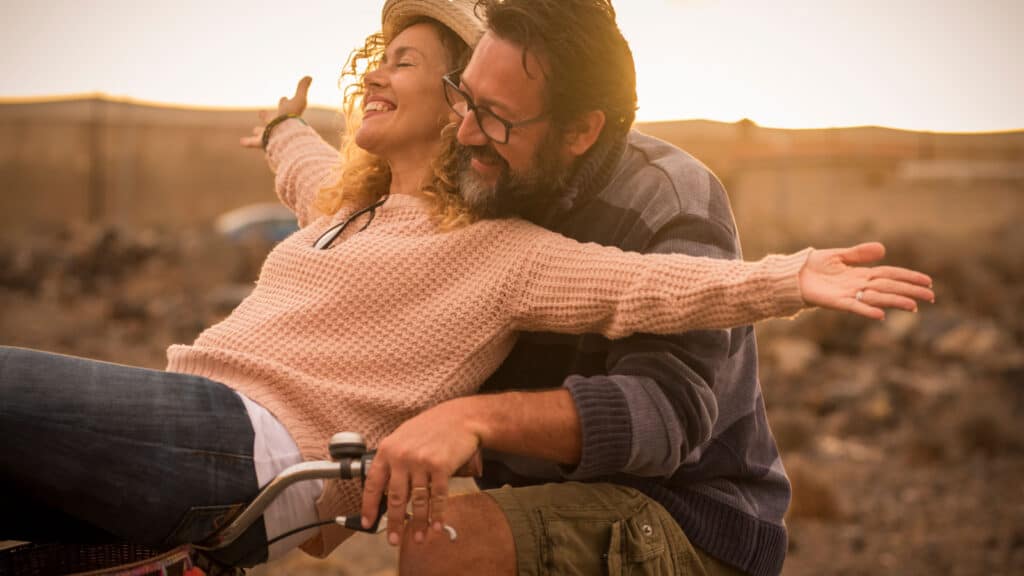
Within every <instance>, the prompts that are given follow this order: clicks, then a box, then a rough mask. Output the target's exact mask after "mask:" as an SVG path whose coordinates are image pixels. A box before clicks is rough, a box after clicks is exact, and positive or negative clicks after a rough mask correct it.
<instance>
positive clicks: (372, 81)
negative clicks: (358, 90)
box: [363, 67, 387, 88]
mask: <svg viewBox="0 0 1024 576" xmlns="http://www.w3.org/2000/svg"><path fill="white" fill-rule="evenodd" d="M363 81H364V83H365V84H366V85H367V86H374V87H377V88H380V87H381V86H384V84H385V82H386V81H387V75H386V74H385V73H384V71H383V70H381V68H380V67H377V68H374V69H373V70H369V71H368V72H367V73H366V76H365V77H364V78H363Z"/></svg>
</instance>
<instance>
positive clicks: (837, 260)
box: [800, 242, 935, 320]
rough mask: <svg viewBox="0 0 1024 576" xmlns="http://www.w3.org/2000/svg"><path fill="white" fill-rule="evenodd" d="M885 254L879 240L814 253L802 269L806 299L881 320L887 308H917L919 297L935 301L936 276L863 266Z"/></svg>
mask: <svg viewBox="0 0 1024 576" xmlns="http://www.w3.org/2000/svg"><path fill="white" fill-rule="evenodd" d="M883 256H885V247H884V246H882V245H881V244H879V243H877V242H869V243H866V244H858V245H857V246H853V247H851V248H839V249H834V250H815V251H813V252H811V255H810V256H809V257H808V258H807V263H806V264H804V267H803V269H801V270H800V293H801V294H802V295H803V299H804V302H806V303H807V304H809V305H812V306H820V307H822V308H831V309H833V310H844V311H847V312H851V313H853V314H859V315H861V316H866V317H868V318H874V319H876V320H881V319H883V318H885V311H884V310H882V309H883V308H901V309H903V310H910V311H917V302H916V300H922V301H925V302H934V301H935V293H934V292H932V291H931V289H930V288H931V285H932V279H931V278H930V277H928V276H927V275H926V274H922V273H920V272H917V271H914V270H908V269H906V268H898V267H895V266H875V267H862V266H861V265H863V264H870V263H872V262H875V261H877V260H881V259H882V257H883Z"/></svg>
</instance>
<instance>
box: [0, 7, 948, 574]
mask: <svg viewBox="0 0 1024 576" xmlns="http://www.w3.org/2000/svg"><path fill="white" fill-rule="evenodd" d="M425 15H429V14H425ZM435 15H436V16H438V17H443V15H437V14H435ZM456 29H457V28H456ZM386 30H387V31H388V36H387V40H388V42H387V46H386V50H385V51H384V53H383V57H382V58H381V59H380V60H379V62H377V61H374V57H375V56H376V55H377V54H378V48H379V47H380V46H382V45H383V37H382V36H375V37H371V40H370V41H368V43H367V45H366V47H364V49H363V50H362V51H360V52H359V53H358V55H361V56H363V57H369V58H370V59H371V66H370V68H369V71H368V72H367V73H366V74H365V77H364V78H363V82H362V83H361V84H360V86H361V87H363V88H365V90H366V92H365V97H363V95H361V94H359V93H350V94H349V95H348V98H347V102H346V104H347V107H348V108H349V110H350V111H353V112H362V122H361V123H355V122H354V123H351V124H350V125H351V126H353V127H355V126H358V128H353V129H354V131H355V135H354V138H353V139H352V140H353V141H354V143H355V144H356V145H358V146H359V147H360V148H361V149H362V150H363V151H365V152H362V151H360V150H356V149H354V148H353V147H352V146H351V145H350V147H349V150H348V151H347V158H346V161H347V163H346V165H345V169H344V171H343V172H342V173H341V174H340V179H339V177H338V173H337V172H336V171H335V168H334V166H335V164H336V154H335V152H334V151H333V150H331V149H330V147H329V146H326V145H325V144H323V143H322V141H321V140H320V139H319V138H318V137H316V135H315V133H313V132H312V131H311V130H310V129H308V128H307V127H305V126H303V125H302V124H301V123H300V122H299V121H298V120H296V119H291V118H287V117H286V119H284V120H282V121H277V120H275V121H273V122H271V123H270V124H268V126H267V127H266V128H264V129H263V134H265V135H266V136H269V138H264V140H269V146H268V148H267V152H268V159H269V161H270V163H271V166H272V168H274V169H275V171H276V172H277V173H278V192H279V194H280V196H281V198H282V200H283V201H284V202H285V203H286V204H287V205H288V206H290V207H291V208H293V210H295V212H296V215H297V216H298V218H299V222H300V224H301V225H302V228H301V230H299V231H298V232H296V233H295V234H294V235H292V236H291V237H290V238H288V239H287V240H285V241H284V242H282V243H281V244H280V245H278V246H277V247H276V248H275V249H274V251H273V252H272V253H271V254H270V255H269V256H268V258H267V261H266V263H265V265H264V267H263V270H262V272H261V274H260V279H259V282H258V283H257V286H256V288H255V290H254V291H253V293H252V294H251V295H250V296H249V297H248V298H247V299H246V300H245V301H244V302H242V304H241V305H239V307H238V308H237V309H236V310H235V311H234V312H233V313H232V314H231V315H230V316H229V317H228V318H227V319H226V320H224V321H223V322H221V323H219V324H217V325H215V326H213V327H211V328H210V329H208V330H206V331H205V332H204V333H203V334H201V335H200V336H199V338H197V340H196V341H195V342H194V343H193V344H192V345H190V346H180V345H179V346H172V347H171V348H170V349H169V350H168V358H169V364H168V368H167V371H166V372H154V371H148V370H141V369H135V368H129V367H124V366H116V365H110V364H105V363H100V362H94V361H89V360H83V359H75V358H68V357H63V356H57V355H52V354H47V353H42V352H35V351H27V350H18V349H9V348H6V349H0V398H2V402H3V404H2V406H0V434H2V435H4V437H5V439H6V440H7V441H8V447H7V448H5V449H4V450H2V451H0V470H2V482H3V483H4V486H3V487H4V488H7V490H5V491H4V492H6V493H7V494H9V495H12V496H9V500H10V502H5V503H4V504H5V510H10V511H14V514H13V517H15V518H18V519H19V525H18V526H5V527H4V530H5V533H4V534H0V537H5V538H20V539H32V538H37V539H38V538H50V539H52V538H68V539H81V538H83V537H91V538H119V539H131V540H133V541H136V542H142V543H146V544H151V545H157V546H171V545H174V544H177V543H180V542H190V541H196V540H199V539H202V538H204V537H205V536H207V535H208V534H209V533H210V532H211V531H212V530H213V529H214V528H215V527H216V526H217V525H218V524H219V523H220V522H222V521H223V519H224V518H225V517H226V516H229V515H230V514H231V513H232V512H234V511H235V510H236V507H235V505H236V504H237V503H239V502H242V501H244V500H246V499H248V498H250V497H252V495H253V494H254V493H255V491H256V489H257V486H258V485H259V484H261V483H263V482H264V481H265V479H264V476H265V475H266V474H267V473H268V471H269V474H271V475H272V474H274V473H276V471H277V470H280V469H282V468H284V467H285V466H287V465H289V464H291V463H293V462H296V461H298V460H300V459H322V458H324V457H325V456H326V454H325V452H326V443H327V439H328V438H329V437H330V435H331V434H332V433H334V432H337V431H339V430H354V431H358V432H361V433H362V434H363V435H364V436H365V437H366V438H367V440H368V443H369V444H370V445H371V446H372V445H374V444H375V443H376V442H377V441H378V440H379V439H380V438H382V437H383V436H385V435H386V434H387V433H388V432H390V431H391V430H392V429H393V428H394V427H395V426H397V425H398V424H399V423H401V422H402V421H403V420H405V419H407V418H409V417H410V416H412V415H414V414H416V413H417V412H419V411H421V410H423V409H424V408H426V407H429V406H430V405H432V404H434V403H437V402H440V401H443V400H445V399H448V398H453V397H455V396H458V395H463V394H468V393H471V392H473V391H474V390H476V388H477V387H478V386H479V384H480V383H481V382H482V381H483V380H484V379H485V378H486V377H487V376H488V375H489V374H490V373H491V372H492V371H493V370H494V369H495V368H496V367H497V366H498V364H499V363H500V362H501V360H502V359H503V357H504V355H505V354H506V353H507V352H508V350H509V349H510V347H511V346H512V344H513V342H514V340H515V334H516V331H518V330H547V331H553V330H558V331H564V332H574V333H578V332H587V331H593V332H599V333H601V334H604V335H606V336H608V337H612V338H615V337H622V336H625V335H628V334H630V333H633V332H636V331H644V332H662V333H665V332H668V333H671V332H678V331H682V330H687V329H693V328H699V327H706V328H709V327H726V326H731V325H741V324H746V323H749V322H751V321H754V320H758V319H763V318H767V317H771V316H785V315H790V314H793V313H795V312H796V311H798V310H799V309H800V308H801V307H803V306H808V305H810V306H823V307H832V308H837V309H848V310H850V311H853V312H856V313H861V314H864V315H867V316H872V317H877V315H878V314H880V313H881V310H879V309H877V308H873V307H870V306H867V305H866V304H865V303H863V302H860V301H859V298H857V299H854V295H855V293H857V291H858V290H864V289H866V288H867V287H869V286H870V288H871V289H872V290H874V291H877V292H878V293H879V294H882V295H886V294H887V296H884V297H883V299H882V300H880V302H883V303H884V304H885V305H886V306H892V307H898V308H906V309H913V308H915V303H914V300H913V299H914V298H917V299H928V300H930V299H931V298H932V297H933V296H932V294H931V292H930V291H929V290H928V289H926V288H924V287H923V286H926V285H929V284H930V280H929V279H928V278H927V277H926V276H924V275H922V274H917V273H913V272H910V271H906V270H901V269H897V268H887V267H886V268H876V269H869V268H848V267H846V266H845V265H844V264H843V262H852V263H862V262H867V261H870V260H873V259H877V257H879V256H880V253H879V250H880V247H879V246H877V245H865V246H861V247H857V248H853V249H848V250H843V251H810V250H805V251H803V252H800V253H798V254H794V255H790V256H784V257H769V258H766V259H765V260H762V261H760V262H757V263H750V264H745V263H738V262H726V261H716V260H706V259H696V258H688V257H684V256H677V255H672V256H668V255H664V256H662V255H659V256H640V255H636V254H625V253H623V252H621V251H619V250H616V249H609V248H602V247H598V246H596V245H581V244H578V243H576V242H574V241H571V240H568V239H566V238H563V237H561V236H558V235H555V234H553V233H550V232H547V231H545V230H543V229H540V228H538V227H535V226H532V225H530V224H527V223H525V222H522V221H518V220H479V221H475V222H474V215H473V214H471V213H470V212H469V211H468V210H466V209H465V208H464V206H463V205H462V204H461V202H460V199H459V197H458V191H457V190H456V189H455V188H454V187H453V185H452V184H451V182H453V181H454V179H453V178H452V174H453V170H454V166H455V163H456V158H455V155H454V152H453V149H452V148H451V143H450V140H448V141H446V140H445V139H443V138H442V137H441V130H442V127H443V126H445V125H446V124H447V123H448V118H449V111H448V106H447V103H446V102H445V99H444V95H443V91H442V88H441V82H440V78H441V76H442V75H443V74H445V73H446V72H448V71H450V70H452V69H455V68H457V67H459V65H460V64H461V63H462V61H463V60H464V59H465V57H466V55H467V54H468V44H469V43H470V42H472V41H473V40H474V38H473V37H472V36H471V34H472V31H470V32H469V33H466V35H460V34H456V33H454V32H453V31H452V29H451V28H450V27H446V26H444V25H442V24H440V23H439V22H438V21H436V20H432V19H429V18H418V19H417V18H413V19H406V20H403V21H402V24H401V25H396V26H386ZM351 69H353V70H354V69H355V61H353V64H352V68H351ZM303 84H304V85H305V86H308V82H304V83H303ZM303 84H300V91H299V92H300V95H301V94H302V92H303V90H304V88H302V86H303ZM296 100H301V99H299V98H297V99H296ZM290 104H292V102H290V101H285V102H282V108H283V109H286V108H287V107H288V105H290ZM285 111H287V110H285ZM357 115H358V114H357ZM331 180H338V182H339V184H338V185H337V186H335V187H332V188H328V189H327V192H326V193H324V194H322V195H318V190H319V186H320V184H321V183H323V182H329V181H331ZM869 282H870V284H869ZM319 492H320V488H319V486H317V485H315V484H314V485H308V484H307V485H306V486H300V487H298V490H296V491H294V492H293V496H294V499H293V501H290V502H288V501H286V502H283V503H282V504H281V505H280V506H279V507H278V508H277V511H276V512H273V513H271V512H268V515H267V516H266V517H265V518H266V520H267V525H266V526H264V525H262V523H261V524H257V525H255V526H254V527H253V529H251V530H250V531H249V532H248V533H247V534H246V535H245V536H244V537H243V540H242V541H240V542H239V543H238V544H237V545H236V546H235V547H234V549H232V550H231V551H229V553H228V555H227V556H224V557H222V559H224V560H226V561H229V562H243V563H252V562H256V561H261V560H263V559H265V558H266V556H267V551H266V542H267V540H268V536H270V537H273V536H276V535H277V534H279V533H281V532H284V531H286V530H288V529H291V528H293V527H295V526H297V525H304V524H305V523H308V522H312V521H314V520H315V519H316V517H317V516H318V515H319V516H320V517H322V518H330V517H333V516H335V515H337V514H340V513H345V512H352V511H354V510H358V508H359V500H358V494H356V493H355V491H354V487H352V486H350V485H346V486H342V485H341V484H340V483H333V484H331V485H328V486H327V487H326V488H325V489H324V490H323V493H322V494H320V493H319ZM313 498H317V499H318V500H317V506H316V509H315V510H314V507H313ZM275 514H278V515H276V516H275ZM10 515H11V514H8V516H10ZM28 515H31V517H32V519H33V520H38V521H32V522H28V524H29V525H27V526H25V525H23V523H22V522H21V518H24V517H28ZM57 522H59V524H55V523H57ZM15 530H22V531H21V532H18V531H15ZM61 530H63V533H62V532H61ZM312 536H313V534H310V533H309V532H306V533H302V534H299V535H296V537H295V540H292V541H285V542H287V544H286V545H285V547H287V546H289V545H295V544H297V543H298V542H301V541H303V540H306V539H310V541H309V542H308V543H309V544H310V545H309V546H308V547H307V550H311V551H313V552H316V553H318V554H326V553H327V552H329V551H330V549H332V548H333V547H334V546H335V545H336V544H337V542H338V541H340V539H341V535H340V534H338V533H337V532H332V531H330V530H325V531H324V532H323V533H322V534H320V535H318V536H320V537H314V538H312V539H311V537H312ZM253 551H255V553H254V552H253ZM280 551H281V550H280V549H273V550H271V555H276V554H278V553H279V552H280Z"/></svg>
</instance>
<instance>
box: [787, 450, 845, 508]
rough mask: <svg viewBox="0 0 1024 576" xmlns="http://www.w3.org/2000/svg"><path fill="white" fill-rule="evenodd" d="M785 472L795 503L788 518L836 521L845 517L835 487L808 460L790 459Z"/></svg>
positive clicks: (791, 506)
mask: <svg viewBox="0 0 1024 576" xmlns="http://www.w3.org/2000/svg"><path fill="white" fill-rule="evenodd" d="M786 472H787V474H788V475H789V480H790V483H792V485H793V501H792V504H791V505H790V507H789V512H788V513H787V516H788V517H790V518H814V519H818V520H825V521H836V520H839V519H840V518H841V517H842V516H843V511H842V506H841V504H840V501H839V495H838V493H836V490H835V487H834V484H833V483H832V482H831V481H830V480H829V479H827V478H825V476H824V475H823V474H821V473H820V472H819V471H818V470H817V469H816V467H815V466H814V465H812V464H811V463H810V462H808V461H807V460H805V459H803V458H800V457H795V458H792V457H791V458H787V460H786Z"/></svg>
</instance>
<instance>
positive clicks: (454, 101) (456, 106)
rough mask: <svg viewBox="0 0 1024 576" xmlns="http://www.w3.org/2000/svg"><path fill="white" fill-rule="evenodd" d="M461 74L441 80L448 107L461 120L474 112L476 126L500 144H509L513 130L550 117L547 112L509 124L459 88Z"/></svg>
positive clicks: (457, 73)
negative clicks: (479, 104)
mask: <svg viewBox="0 0 1024 576" xmlns="http://www.w3.org/2000/svg"><path fill="white" fill-rule="evenodd" d="M460 74H462V70H456V71H455V72H450V73H448V74H445V75H444V77H443V78H442V79H441V80H442V82H443V83H444V99H445V100H447V101H448V106H449V107H451V109H452V112H455V113H456V114H457V115H458V116H459V118H465V117H466V115H467V114H469V113H470V112H473V113H474V115H475V116H476V124H477V126H479V127H480V131H481V132H483V133H484V136H487V137H488V138H490V139H491V140H493V141H495V142H497V143H498V144H508V138H509V134H511V132H512V129H513V128H516V127H519V126H525V125H527V124H533V123H534V122H539V121H541V120H543V119H544V118H547V116H548V113H547V112H545V113H543V114H541V115H540V116H537V117H534V118H530V119H529V120H520V121H519V122H509V121H508V120H505V119H504V118H502V117H501V116H498V115H497V114H495V113H494V112H491V111H490V109H488V108H486V107H484V106H478V105H477V104H476V103H475V102H473V99H472V98H471V97H470V96H469V94H466V93H465V92H464V91H463V90H462V89H460V88H459V83H458V80H456V78H458V76H459V75H460Z"/></svg>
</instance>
